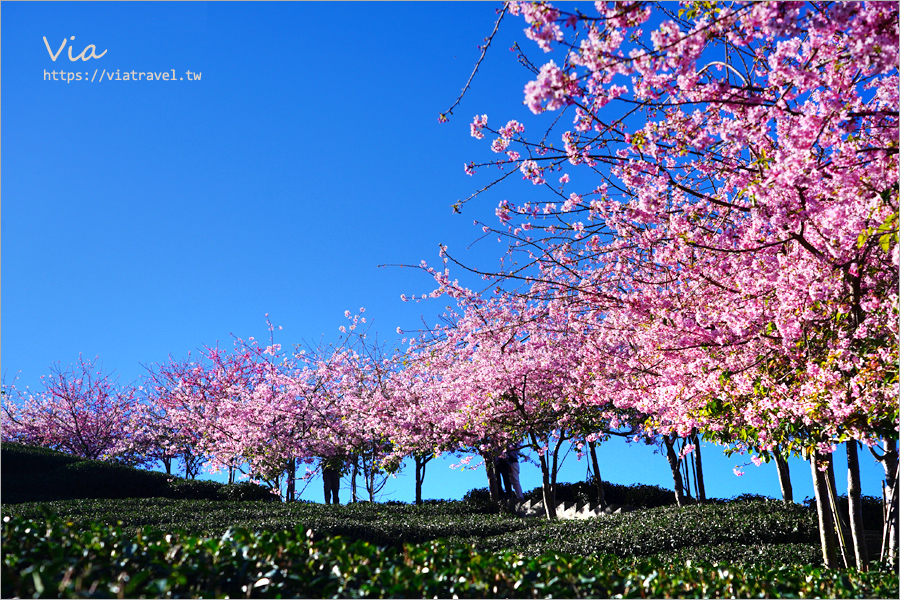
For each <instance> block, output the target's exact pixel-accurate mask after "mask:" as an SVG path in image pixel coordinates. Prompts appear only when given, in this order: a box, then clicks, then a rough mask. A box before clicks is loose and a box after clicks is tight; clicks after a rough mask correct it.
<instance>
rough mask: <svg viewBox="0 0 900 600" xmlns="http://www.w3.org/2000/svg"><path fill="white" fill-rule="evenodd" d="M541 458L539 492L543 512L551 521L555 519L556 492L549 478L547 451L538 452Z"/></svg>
mask: <svg viewBox="0 0 900 600" xmlns="http://www.w3.org/2000/svg"><path fill="white" fill-rule="evenodd" d="M539 456H540V460H541V478H542V485H541V493H542V495H543V498H544V513H545V514H546V515H547V519H549V520H551V521H553V520H555V519H556V494H555V493H554V492H555V490H554V489H553V488H554V486H553V482H552V481H551V480H550V465H549V464H548V463H547V453H546V452H545V453H543V454H540V455H539Z"/></svg>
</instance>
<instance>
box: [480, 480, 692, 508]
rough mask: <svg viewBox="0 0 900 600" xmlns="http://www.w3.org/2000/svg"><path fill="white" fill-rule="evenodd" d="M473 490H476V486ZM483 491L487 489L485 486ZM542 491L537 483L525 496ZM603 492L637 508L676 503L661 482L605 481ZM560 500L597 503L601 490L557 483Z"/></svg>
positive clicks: (537, 495)
mask: <svg viewBox="0 0 900 600" xmlns="http://www.w3.org/2000/svg"><path fill="white" fill-rule="evenodd" d="M472 491H473V492H474V491H475V490H472ZM483 491H484V492H485V493H486V492H487V489H486V488H483ZM470 493H472V492H470ZM541 494H542V492H541V488H540V487H537V488H534V489H533V490H531V491H529V492H526V493H525V499H526V500H541ZM603 496H604V499H605V500H606V502H607V503H608V504H619V505H621V506H634V507H636V508H657V507H660V506H672V505H674V504H675V503H676V500H675V493H674V492H673V491H672V490H667V489H665V488H663V487H660V486H658V485H644V484H640V483H636V484H633V485H622V484H618V483H610V482H608V481H604V482H603ZM488 498H490V496H488ZM556 501H557V502H580V503H582V504H596V503H597V502H598V501H599V494H598V492H597V487H596V485H595V484H594V483H593V482H586V481H578V482H575V483H557V484H556Z"/></svg>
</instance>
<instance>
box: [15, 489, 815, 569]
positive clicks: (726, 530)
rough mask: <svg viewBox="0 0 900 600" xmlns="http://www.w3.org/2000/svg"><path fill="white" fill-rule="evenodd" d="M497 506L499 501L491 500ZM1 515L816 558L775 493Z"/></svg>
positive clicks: (170, 506) (736, 558) (56, 508)
mask: <svg viewBox="0 0 900 600" xmlns="http://www.w3.org/2000/svg"><path fill="white" fill-rule="evenodd" d="M490 508H491V509H492V510H495V509H494V507H493V506H491V507H490ZM3 510H4V515H18V516H22V517H25V518H31V519H42V518H44V516H45V514H46V512H47V511H50V512H51V513H53V514H56V515H58V516H60V518H63V519H67V520H73V521H74V520H81V519H85V520H90V521H99V522H104V523H107V524H110V525H113V524H117V523H120V524H121V527H122V528H123V529H124V530H125V531H127V532H130V533H132V534H136V533H137V532H139V531H140V530H142V528H144V527H146V526H151V527H153V528H155V529H157V530H159V531H174V530H180V531H184V532H186V533H189V534H192V535H207V536H221V535H223V534H224V533H225V531H227V530H228V529H229V528H232V527H239V528H244V529H247V530H252V531H285V530H288V531H290V530H293V529H294V528H295V527H298V526H300V527H302V528H303V530H304V531H306V530H312V531H313V532H314V535H315V538H316V539H327V538H331V537H335V536H342V537H344V538H347V539H353V540H361V541H366V542H370V543H373V544H377V545H380V546H393V547H399V546H401V545H402V544H420V543H425V542H428V541H433V540H436V539H446V540H451V541H454V542H459V543H465V544H468V545H469V546H471V547H474V548H477V549H480V550H483V551H491V552H494V551H506V550H511V551H517V552H520V553H521V554H523V555H527V556H537V555H540V554H543V553H547V552H562V553H569V554H577V555H594V556H600V555H604V554H612V555H616V556H619V557H622V558H632V557H651V556H655V557H657V558H660V559H663V560H667V557H669V556H685V557H702V556H703V555H702V554H699V553H698V552H694V553H691V549H696V548H707V549H713V548H714V549H715V551H714V553H713V554H711V556H715V557H716V558H717V559H718V560H723V561H728V562H732V563H741V564H755V563H759V562H761V561H765V560H767V559H766V557H767V556H778V557H780V556H783V557H785V558H786V559H789V558H790V557H792V556H793V557H796V561H794V560H793V559H791V562H792V563H793V564H818V563H819V562H820V560H821V558H820V554H819V552H818V550H817V543H818V533H817V529H816V517H815V513H814V512H812V511H810V510H808V509H807V508H805V507H803V506H802V505H796V504H794V505H785V504H784V503H783V502H780V501H775V500H762V501H761V500H755V501H754V500H742V501H738V502H727V503H726V502H724V501H723V502H722V503H720V504H707V505H696V506H690V507H687V508H684V509H679V508H677V507H669V508H660V509H652V510H643V511H636V512H633V513H626V514H620V515H609V516H603V517H598V518H596V519H588V520H584V521H556V522H548V521H546V520H544V519H540V518H534V519H522V518H519V517H516V516H513V515H509V514H501V513H497V512H478V511H477V510H476V509H474V508H473V506H472V505H471V503H470V502H468V501H462V502H441V503H430V504H423V505H421V506H416V505H414V504H397V505H391V506H387V505H383V504H374V503H358V504H349V505H341V506H326V505H322V504H309V503H277V504H267V503H261V502H243V503H241V502H229V501H209V500H204V501H197V500H193V501H188V500H172V499H162V498H154V499H137V498H134V499H122V500H71V501H60V502H50V503H43V504H41V503H33V504H19V505H4V507H3Z"/></svg>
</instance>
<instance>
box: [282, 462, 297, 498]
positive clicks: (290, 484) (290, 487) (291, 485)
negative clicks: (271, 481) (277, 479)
mask: <svg viewBox="0 0 900 600" xmlns="http://www.w3.org/2000/svg"><path fill="white" fill-rule="evenodd" d="M296 482H297V460H296V459H295V458H294V457H293V456H292V457H291V458H290V459H288V464H287V485H286V486H285V488H286V489H285V492H284V495H285V496H287V498H286V499H287V501H288V502H293V501H294V500H296V498H295V497H294V496H295V495H296V487H295V485H296Z"/></svg>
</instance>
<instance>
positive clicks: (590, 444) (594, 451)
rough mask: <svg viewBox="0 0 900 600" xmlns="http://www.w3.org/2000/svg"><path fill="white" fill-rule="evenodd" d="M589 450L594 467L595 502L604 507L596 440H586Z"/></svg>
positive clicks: (604, 499) (604, 498) (604, 501)
mask: <svg viewBox="0 0 900 600" xmlns="http://www.w3.org/2000/svg"><path fill="white" fill-rule="evenodd" d="M588 448H590V451H591V464H592V465H593V467H594V483H595V484H596V486H597V503H598V504H599V505H600V508H606V497H605V495H604V493H603V480H602V479H601V478H600V463H599V462H597V442H588Z"/></svg>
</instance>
